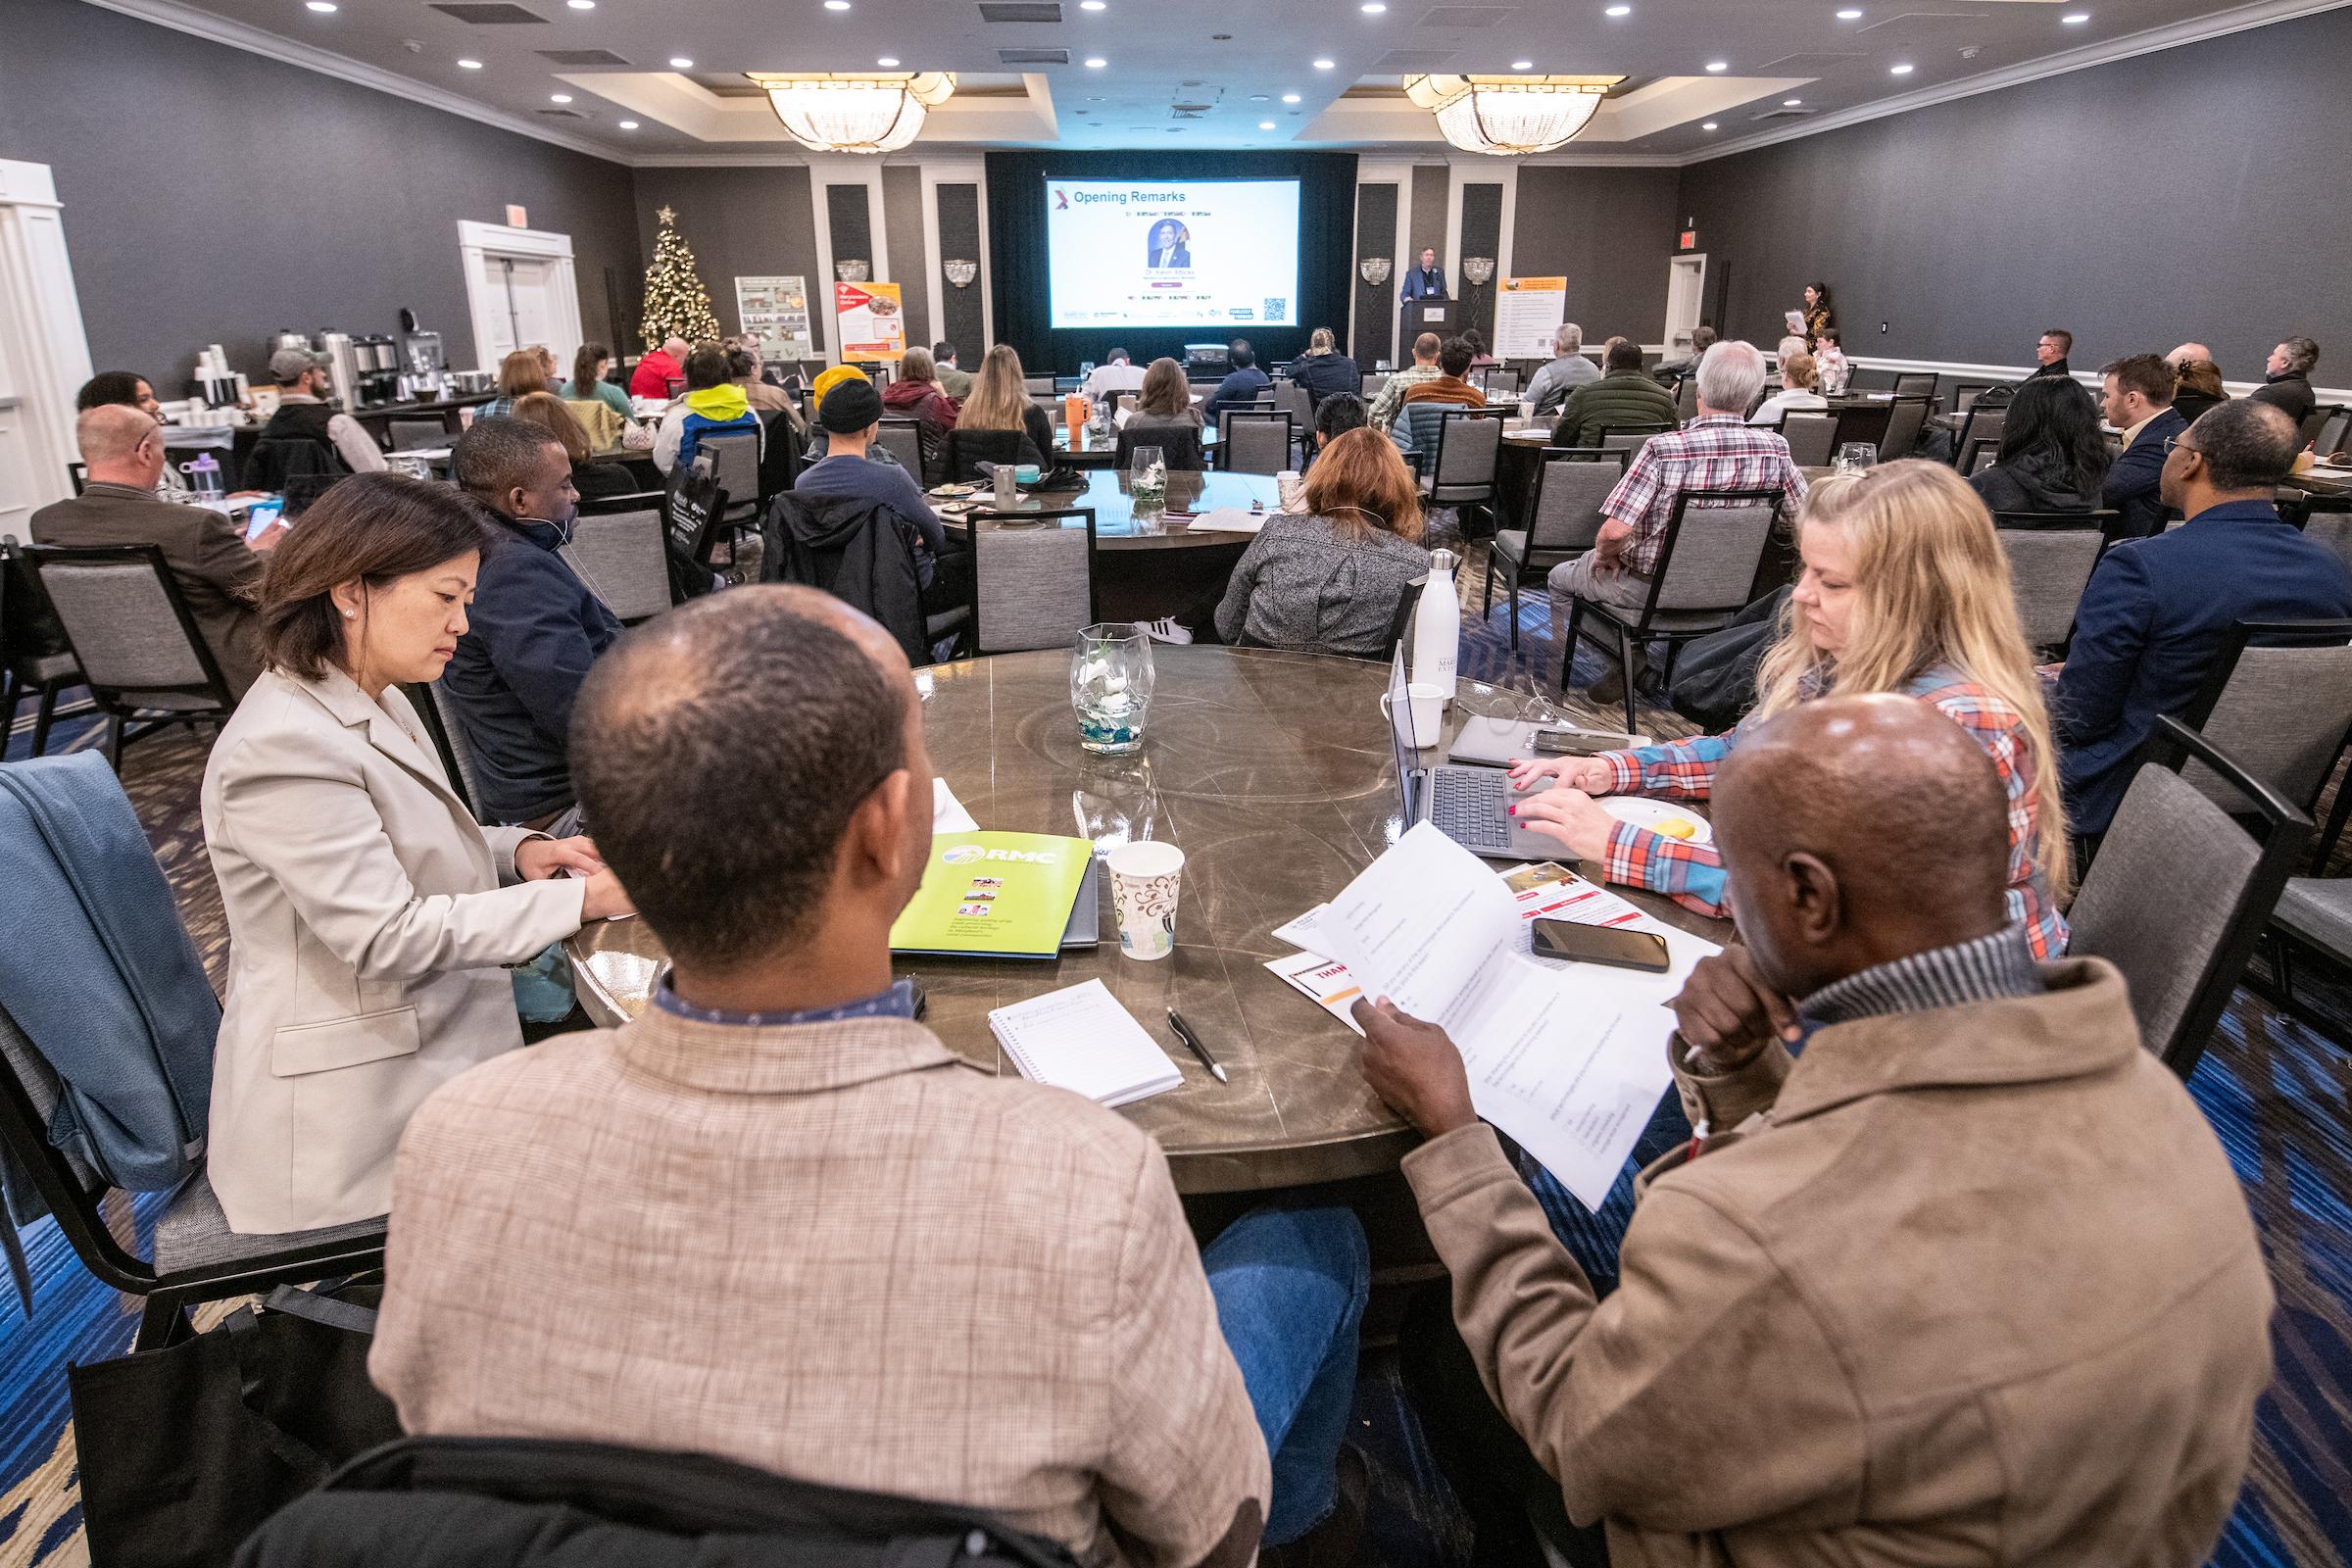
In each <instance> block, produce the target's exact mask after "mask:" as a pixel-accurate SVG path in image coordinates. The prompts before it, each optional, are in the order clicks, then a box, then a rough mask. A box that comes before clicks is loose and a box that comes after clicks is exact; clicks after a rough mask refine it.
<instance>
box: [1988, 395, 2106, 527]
mask: <svg viewBox="0 0 2352 1568" xmlns="http://www.w3.org/2000/svg"><path fill="white" fill-rule="evenodd" d="M2113 462H2114V458H2113V456H2112V455H2111V454H2110V453H2109V452H2108V450H2107V437H2106V436H2105V435H2104V434H2103V433H2102V432H2101V431H2100V429H2099V408H2098V405H2097V404H2095V403H2093V402H2092V401H2091V398H2090V394H2089V393H2088V392H2086V391H2084V390H2083V389H2082V383H2081V382H2079V381H2077V380H2075V379H2074V378H2073V377H2071V376H2069V377H2064V378H2061V377H2058V376H2035V377H2031V378H2029V379H2028V380H2027V381H2026V383H2025V384H2024V385H2023V386H2020V387H2019V388H2018V389H2017V395H2016V396H2015V397H2014V398H2012V399H2010V402H2009V413H2008V417H2007V418H2006V419H2005V420H2004V421H2003V423H2002V425H2001V444H2000V451H1999V455H1998V456H1997V458H1996V459H1995V461H1994V462H1993V465H1992V466H1991V467H1989V468H1986V469H1985V470H1984V471H1983V472H1982V473H1976V474H1971V475H1970V476H1969V480H1968V483H1969V487H1970V488H1971V489H1973V490H1975V491H1976V492H1977V494H1978V495H1979V496H1980V497H1982V498H1983V499H1984V502H1985V507H1986V509H1987V510H1989V511H1992V512H2095V511H2096V510H2098V506H2099V494H2100V491H2101V489H2102V488H2103V487H2104V486H2105V484H2106V482H2107V469H2108V467H2109V466H2111V465H2112V464H2113Z"/></svg>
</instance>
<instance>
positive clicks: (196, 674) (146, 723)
mask: <svg viewBox="0 0 2352 1568" xmlns="http://www.w3.org/2000/svg"><path fill="white" fill-rule="evenodd" d="M24 557H25V564H26V565H27V566H28V567H29V568H30V569H31V572H32V577H33V581H34V582H35V583H36V584H38V585H39V588H40V592H41V594H42V596H43V597H44V598H45V599H46V600H47V601H48V603H49V608H50V610H51V612H52V613H54V614H55V615H56V616H57V621H58V624H59V625H61V626H63V627H64V628H65V632H66V640H67V641H68V642H70V643H72V644H73V658H74V660H75V662H78V663H79V664H80V665H81V674H82V679H83V682H84V683H85V684H86V685H87V686H88V687H89V690H90V697H91V700H92V701H94V702H95V703H96V704H97V705H98V708H99V711H101V712H103V713H105V714H106V741H105V748H106V760H108V761H109V762H111V763H113V764H115V765H116V766H118V767H120V766H121V765H122V762H123V747H124V746H126V745H128V744H129V743H130V742H132V741H134V740H138V739H140V738H142V737H144V736H147V735H151V734H153V733H155V731H157V730H159V729H162V728H165V727H166V726H169V725H172V724H196V723H224V722H226V720H227V718H228V715H229V714H230V713H231V712H232V711H235V709H236V706H237V699H236V697H235V695H234V694H233V693H232V692H230V691H229V689H228V681H227V680H226V678H225V677H223V676H222V675H221V665H220V663H219V662H217V661H216V660H215V659H214V658H213V651H212V649H210V648H209V647H207V646H206V645H205V641H204V636H203V634H202V633H201V632H200V631H198V630H197V626H196V617H195V616H194V615H193V614H192V613H189V610H188V603H187V600H186V599H185V598H183V597H182V596H181V594H180V591H179V583H178V580H177V579H175V578H174V577H173V576H172V568H171V566H170V565H169V564H166V563H165V561H164V552H163V549H162V547H161V546H158V545H104V546H93V547H87V548H83V547H67V546H62V545H30V546H27V547H25V551H24Z"/></svg>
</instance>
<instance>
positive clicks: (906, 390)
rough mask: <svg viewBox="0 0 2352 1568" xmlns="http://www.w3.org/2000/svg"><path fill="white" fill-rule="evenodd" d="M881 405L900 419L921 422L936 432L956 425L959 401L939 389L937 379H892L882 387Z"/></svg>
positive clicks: (953, 427)
mask: <svg viewBox="0 0 2352 1568" xmlns="http://www.w3.org/2000/svg"><path fill="white" fill-rule="evenodd" d="M882 407H883V409H884V410H885V411H886V412H888V413H891V414H895V415H898V416H900V417H903V418H915V419H920V420H922V421H923V423H924V424H926V425H928V426H930V427H931V429H932V430H934V431H937V432H939V433H942V434H944V433H946V432H947V431H950V430H953V429H955V428H956V415H957V414H958V413H960V412H961V411H962V407H963V406H962V404H960V403H958V402H957V401H956V399H954V398H952V397H950V396H948V395H947V394H946V393H945V392H942V391H941V390H940V389H939V383H938V382H936V381H893V382H891V383H890V385H888V386H886V387H884V388H883V389H882Z"/></svg>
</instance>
